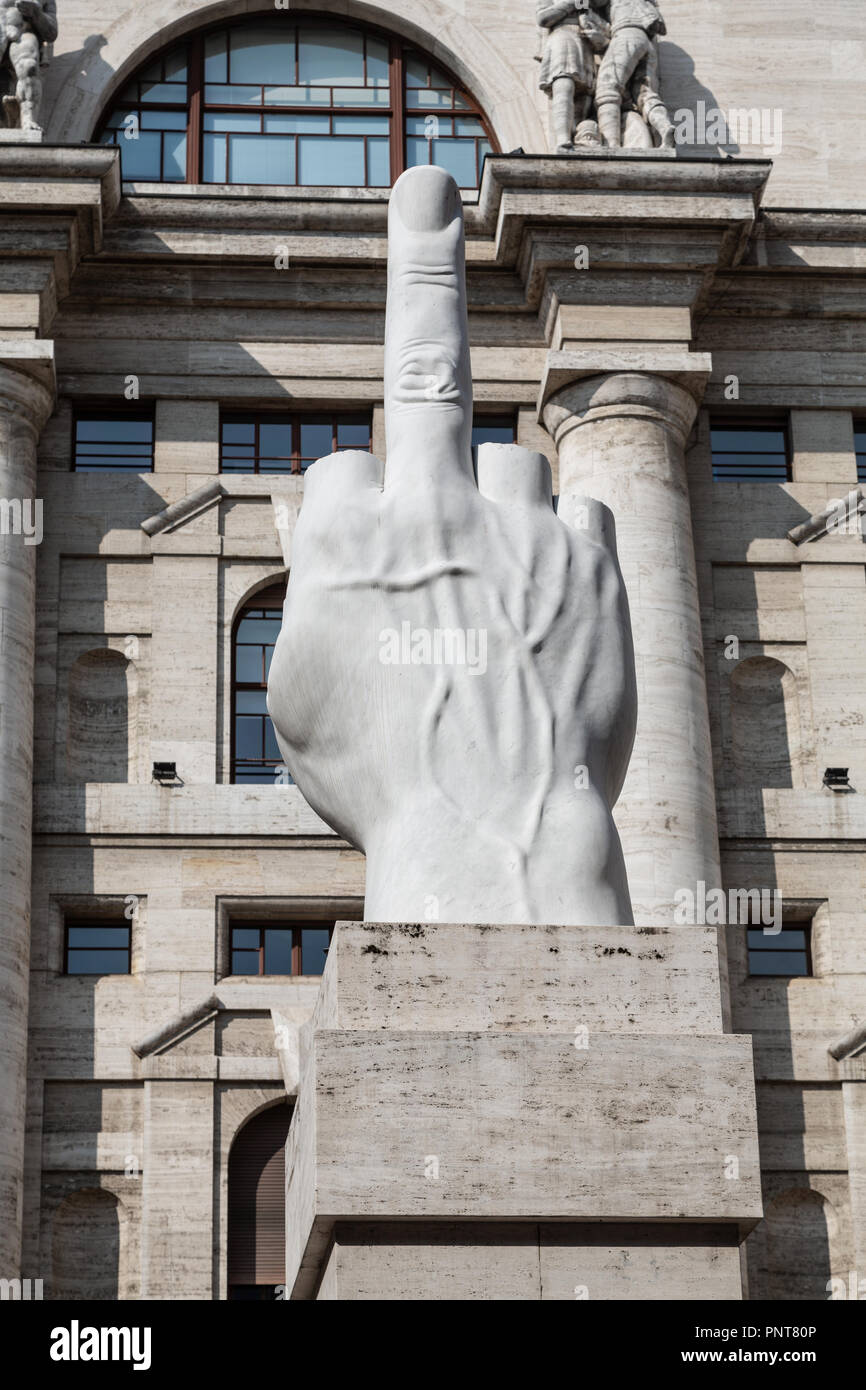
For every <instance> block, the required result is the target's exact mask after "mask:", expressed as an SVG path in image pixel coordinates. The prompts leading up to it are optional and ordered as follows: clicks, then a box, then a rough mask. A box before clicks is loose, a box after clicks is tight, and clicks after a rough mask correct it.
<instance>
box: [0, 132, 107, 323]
mask: <svg viewBox="0 0 866 1390" xmlns="http://www.w3.org/2000/svg"><path fill="white" fill-rule="evenodd" d="M119 202H120V173H119V159H118V153H117V151H116V150H113V149H107V148H106V147H104V146H99V145H94V146H66V145H47V146H46V145H39V144H21V145H15V144H0V315H2V317H3V319H4V322H5V323H6V324H7V325H10V326H13V327H14V328H15V330H16V332H17V333H18V334H20V335H21V336H22V337H31V338H40V337H47V336H48V333H49V332H50V328H51V324H52V321H53V319H54V317H55V315H56V311H57V305H58V303H59V301H60V300H61V299H63V298H64V297H65V295H66V294H68V292H69V285H70V282H71V279H72V276H73V274H74V272H75V268H76V266H77V265H78V264H79V262H80V260H81V258H82V256H88V255H93V254H97V253H98V252H99V251H100V250H101V249H102V241H103V229H104V226H105V222H106V220H107V219H108V218H109V217H111V216H112V215H113V214H114V212H115V211H116V209H117V207H118V204H119Z"/></svg>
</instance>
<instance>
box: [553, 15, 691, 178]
mask: <svg viewBox="0 0 866 1390" xmlns="http://www.w3.org/2000/svg"><path fill="white" fill-rule="evenodd" d="M536 18H537V21H538V24H539V26H540V27H541V29H542V31H543V32H544V36H545V37H544V50H543V53H542V56H541V73H540V76H539V86H540V87H541V88H542V90H543V91H546V92H548V93H549V95H550V98H551V117H552V129H553V143H554V147H555V149H556V151H557V153H559V154H570V153H573V152H574V150H575V149H576V148H580V147H581V146H585V145H602V144H603V145H606V146H608V147H613V148H616V147H618V146H620V145H622V144H625V145H630V146H634V145H638V146H643V147H652V145H653V131H655V132H656V134H657V136H658V139H659V142H660V144H661V145H663V146H665V147H667V148H673V147H674V144H675V130H674V126H673V123H672V122H671V120H670V117H669V116H668V112H667V108H666V107H665V104H664V102H663V101H662V99H661V96H660V94H659V57H658V37H657V36H658V35H659V34H664V33H665V23H664V20H663V19H662V16H661V13H660V11H659V8H658V4H657V3H656V0H555V2H554V3H550V0H538V5H537V11H536ZM594 117H595V119H593V118H594Z"/></svg>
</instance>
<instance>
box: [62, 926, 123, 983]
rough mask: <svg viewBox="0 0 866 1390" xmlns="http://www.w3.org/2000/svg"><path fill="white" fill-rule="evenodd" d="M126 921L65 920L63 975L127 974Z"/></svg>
mask: <svg viewBox="0 0 866 1390" xmlns="http://www.w3.org/2000/svg"><path fill="white" fill-rule="evenodd" d="M130 931H131V928H130V924H129V923H128V922H124V923H123V924H122V925H121V924H120V923H113V922H111V923H109V922H106V921H105V919H104V918H103V919H102V920H99V919H97V920H95V921H92V922H85V921H79V920H77V919H72V920H71V921H67V923H66V953H65V954H66V958H65V962H64V970H65V972H66V974H67V975H128V974H129V973H130Z"/></svg>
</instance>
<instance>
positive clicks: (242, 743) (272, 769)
mask: <svg viewBox="0 0 866 1390" xmlns="http://www.w3.org/2000/svg"><path fill="white" fill-rule="evenodd" d="M285 597H286V583H285V580H281V581H280V582H279V583H277V584H273V585H271V586H270V587H269V588H268V589H263V590H260V591H259V593H257V594H253V596H252V597H251V598H249V599H248V600H247V602H246V603H245V604H244V606H243V608H242V609H241V611H240V613H239V614H238V617H237V620H236V622H235V630H234V637H233V641H232V748H231V780H232V781H233V782H240V783H246V784H252V783H259V784H262V783H267V784H269V785H271V786H273V784H274V783H275V782H291V780H292V778H291V776H290V774H289V773H288V772H287V771H286V768H285V764H284V763H283V761H282V757H281V755H280V750H279V748H278V746H277V737H276V734H275V733H274V726H273V724H272V723H271V719H270V715H269V714H268V710H267V693H268V672H269V671H270V668H271V657H272V656H273V654H274V647H275V645H276V641H277V637H278V636H279V632H280V625H281V623H282V612H283V602H284V600H285Z"/></svg>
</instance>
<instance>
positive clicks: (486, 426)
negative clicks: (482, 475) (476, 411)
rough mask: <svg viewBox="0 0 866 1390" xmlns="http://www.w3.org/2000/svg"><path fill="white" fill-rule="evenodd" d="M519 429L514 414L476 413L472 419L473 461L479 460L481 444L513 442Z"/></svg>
mask: <svg viewBox="0 0 866 1390" xmlns="http://www.w3.org/2000/svg"><path fill="white" fill-rule="evenodd" d="M516 439H517V429H516V427H515V423H514V416H513V415H476V416H475V417H474V418H473V421H472V461H473V463H477V462H478V445H479V444H513V443H514V442H515V440H516Z"/></svg>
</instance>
